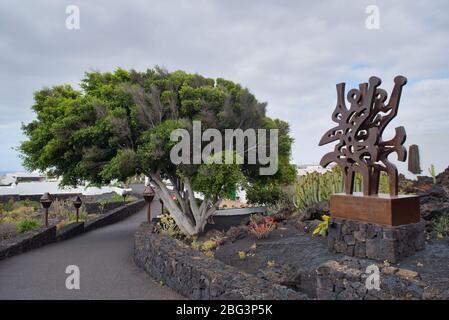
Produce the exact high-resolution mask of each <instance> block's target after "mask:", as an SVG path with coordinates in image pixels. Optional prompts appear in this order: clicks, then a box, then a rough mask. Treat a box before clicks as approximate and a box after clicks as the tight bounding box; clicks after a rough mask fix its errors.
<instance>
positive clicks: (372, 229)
mask: <svg viewBox="0 0 449 320" xmlns="http://www.w3.org/2000/svg"><path fill="white" fill-rule="evenodd" d="M424 227H425V223H424V221H420V222H417V223H410V224H405V225H400V226H383V225H380V224H374V223H366V222H360V221H354V220H348V219H341V218H336V217H331V218H330V219H329V228H328V246H329V249H330V250H331V251H332V252H338V253H344V254H346V255H348V256H355V257H358V258H368V259H373V260H378V261H384V260H388V261H389V262H392V263H396V262H398V261H399V260H400V259H402V258H404V257H407V256H410V255H412V254H414V253H415V252H416V251H418V250H421V249H424V245H425V242H424V241H425V233H424V231H425V228H424Z"/></svg>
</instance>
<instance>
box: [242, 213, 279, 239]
mask: <svg viewBox="0 0 449 320" xmlns="http://www.w3.org/2000/svg"><path fill="white" fill-rule="evenodd" d="M274 229H276V221H274V219H273V218H272V217H269V216H267V217H263V218H262V219H261V220H260V221H257V218H256V216H254V215H251V217H250V222H249V226H248V232H249V233H251V234H253V235H255V236H256V237H257V239H262V238H266V237H268V235H269V234H270V233H271V232H272V231H273V230H274Z"/></svg>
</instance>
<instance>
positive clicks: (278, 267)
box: [135, 218, 449, 299]
mask: <svg viewBox="0 0 449 320" xmlns="http://www.w3.org/2000/svg"><path fill="white" fill-rule="evenodd" d="M245 222H246V221H243V222H242V224H241V225H239V226H235V227H232V228H230V229H229V230H228V231H227V232H222V231H219V230H211V231H209V232H208V233H207V234H205V235H204V236H202V237H200V238H199V239H196V240H194V241H193V242H192V243H190V244H189V243H188V242H186V241H180V240H177V239H175V238H173V237H171V236H168V235H163V234H157V233H154V232H153V230H152V229H153V228H152V227H150V226H149V225H148V224H144V225H143V226H142V227H141V228H140V229H139V231H138V232H137V233H136V246H135V261H136V263H137V265H139V266H140V267H142V268H144V269H145V270H146V271H147V272H148V273H149V274H150V275H151V276H152V277H154V278H156V279H157V280H159V281H161V282H162V283H164V284H167V285H168V286H170V287H171V288H173V289H175V290H176V291H178V292H180V293H181V294H184V295H185V296H187V297H188V298H191V299H231V298H232V299H448V298H449V263H448V262H449V243H448V241H447V240H446V239H444V240H438V239H429V238H428V239H427V241H426V242H427V243H426V248H425V249H424V250H422V251H420V252H418V253H416V254H415V255H413V256H411V257H408V258H405V259H403V260H402V261H401V262H399V263H396V264H393V263H389V262H388V261H384V262H379V261H373V260H369V259H360V258H354V257H347V256H345V255H343V254H336V253H331V252H330V251H329V250H328V247H327V240H326V237H321V236H316V235H312V234H311V233H309V232H307V230H306V231H305V230H304V229H303V226H304V225H303V223H301V222H299V221H298V218H292V219H285V220H282V221H279V222H278V223H277V227H276V229H275V230H273V231H272V232H271V233H270V234H269V236H268V237H267V238H265V239H258V238H257V237H255V236H254V235H252V234H250V233H248V225H247V224H246V223H245ZM217 227H219V226H217ZM298 228H299V229H298ZM309 230H311V229H309ZM212 243H215V244H214V245H213V244H212ZM370 265H371V266H372V265H375V266H377V267H378V269H379V271H380V290H375V289H372V290H368V289H367V288H366V286H365V282H366V279H367V277H368V276H369V275H370V274H369V273H367V271H366V268H367V267H368V266H370Z"/></svg>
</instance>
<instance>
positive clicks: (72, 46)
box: [0, 0, 449, 170]
mask: <svg viewBox="0 0 449 320" xmlns="http://www.w3.org/2000/svg"><path fill="white" fill-rule="evenodd" d="M68 4H71V3H64V2H58V3H55V2H52V1H40V2H39V3H37V2H33V1H28V2H26V1H25V2H20V3H9V4H5V3H3V4H1V5H0V7H1V8H0V43H1V44H0V65H1V66H2V70H4V71H3V74H2V75H1V76H0V84H1V85H0V115H1V116H0V124H2V123H11V122H20V121H29V119H31V117H32V114H31V112H30V111H29V107H30V106H31V104H32V93H33V91H35V90H38V89H40V88H41V87H42V86H45V85H46V86H48V85H52V84H58V83H72V84H76V83H77V82H78V81H79V79H80V78H81V77H82V76H83V73H84V72H85V71H87V70H89V69H100V70H104V71H106V70H113V69H115V68H116V67H119V66H120V67H124V68H135V69H138V70H142V69H145V68H147V67H152V66H153V65H155V64H158V65H162V66H165V67H167V68H168V69H170V70H175V69H184V70H186V71H189V72H198V73H201V74H204V75H207V76H211V77H219V76H220V77H226V78H229V79H231V80H234V81H237V82H239V83H241V84H242V85H244V86H246V87H248V88H249V89H250V90H251V91H252V92H254V93H255V94H256V96H257V97H258V99H259V100H261V101H267V102H268V113H269V115H271V116H277V117H280V118H282V119H284V120H287V121H288V122H289V123H290V124H291V128H292V132H293V136H294V138H295V141H296V143H295V146H294V154H293V158H294V161H295V162H297V163H317V162H318V161H319V159H320V157H321V155H322V154H324V153H325V152H326V151H327V149H326V148H327V147H322V148H319V147H318V146H317V144H318V141H319V139H320V137H321V135H322V133H323V132H324V131H325V130H326V129H328V128H329V127H330V126H331V125H332V122H331V120H330V113H331V112H332V110H333V108H334V105H335V99H336V94H335V84H336V83H338V82H347V83H348V86H349V89H350V87H351V86H353V85H357V84H358V83H359V82H361V81H363V82H365V81H367V80H368V78H369V76H371V75H376V76H379V77H381V78H382V79H383V80H384V82H385V84H384V85H383V87H384V88H386V89H388V91H389V92H390V91H391V85H392V80H393V78H394V76H395V75H397V74H403V75H405V76H407V77H408V79H409V81H410V84H409V85H407V86H406V87H405V88H404V94H403V101H402V103H401V107H400V108H401V110H400V112H399V115H398V117H397V119H395V121H394V123H393V124H392V125H391V126H392V127H394V126H395V125H396V126H397V125H405V126H406V129H407V131H408V133H409V137H410V140H412V139H413V141H422V143H425V144H426V146H425V147H424V146H422V149H423V150H424V149H425V153H426V154H425V155H423V157H424V158H427V159H435V163H436V164H437V167H438V168H440V169H442V168H443V167H445V166H446V165H447V164H448V163H447V159H448V157H447V156H446V157H443V158H441V157H438V155H439V153H438V152H437V151H435V150H437V148H438V145H439V144H438V141H437V139H430V138H426V139H424V138H423V139H421V140H420V138H419V137H420V136H424V135H426V136H428V135H431V136H435V137H437V136H438V135H446V129H448V123H447V121H448V120H447V119H448V118H449V117H448V116H449V110H448V108H447V106H448V102H449V101H448V98H447V97H446V96H445V90H444V89H446V88H447V87H448V84H449V83H448V81H449V80H448V77H449V74H448V71H447V70H449V69H448V65H449V63H448V62H447V53H448V51H449V50H448V49H449V34H448V33H449V20H448V19H446V17H445V12H448V9H449V3H447V2H446V1H444V0H441V1H433V2H431V3H429V2H413V3H411V2H410V1H405V0H403V1H394V2H393V1H386V0H384V1H375V3H374V4H376V5H378V6H379V8H380V19H381V20H380V30H377V31H376V30H367V29H366V28H365V18H366V14H365V7H366V6H367V5H370V4H373V2H372V1H357V2H354V1H350V0H345V1H325V2H320V3H311V2H308V3H307V4H306V3H305V2H303V3H301V2H299V1H257V2H255V1H254V2H251V1H247V2H243V1H236V0H233V1H204V0H203V1H195V2H194V3H193V2H192V1H164V2H162V1H135V2H129V1H114V2H110V1H96V2H95V3H94V2H92V1H77V5H78V6H79V7H80V13H81V29H80V30H79V31H70V30H67V29H66V28H65V26H64V21H65V6H66V5H68ZM0 130H1V131H2V132H1V133H2V134H3V131H4V129H3V128H2V127H1V126H0ZM8 134H12V135H13V136H11V138H10V139H9V142H8V144H6V143H5V142H2V141H0V150H1V151H2V154H3V153H6V154H8V156H7V157H3V158H2V157H0V170H1V168H5V169H15V168H17V166H18V163H19V162H18V160H15V159H16V158H15V153H13V152H12V151H10V150H9V149H8V148H7V147H9V145H10V144H11V143H13V141H17V143H18V141H19V140H20V139H21V135H20V132H15V133H8ZM14 137H15V138H14ZM410 142H412V141H410ZM329 147H331V146H329ZM423 152H424V151H423Z"/></svg>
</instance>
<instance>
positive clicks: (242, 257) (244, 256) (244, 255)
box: [238, 251, 246, 260]
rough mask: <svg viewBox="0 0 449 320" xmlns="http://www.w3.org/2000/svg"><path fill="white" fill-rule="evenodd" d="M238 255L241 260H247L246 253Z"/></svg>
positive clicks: (241, 252)
mask: <svg viewBox="0 0 449 320" xmlns="http://www.w3.org/2000/svg"><path fill="white" fill-rule="evenodd" d="M238 255H239V259H240V260H245V259H246V252H245V251H239V252H238Z"/></svg>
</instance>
